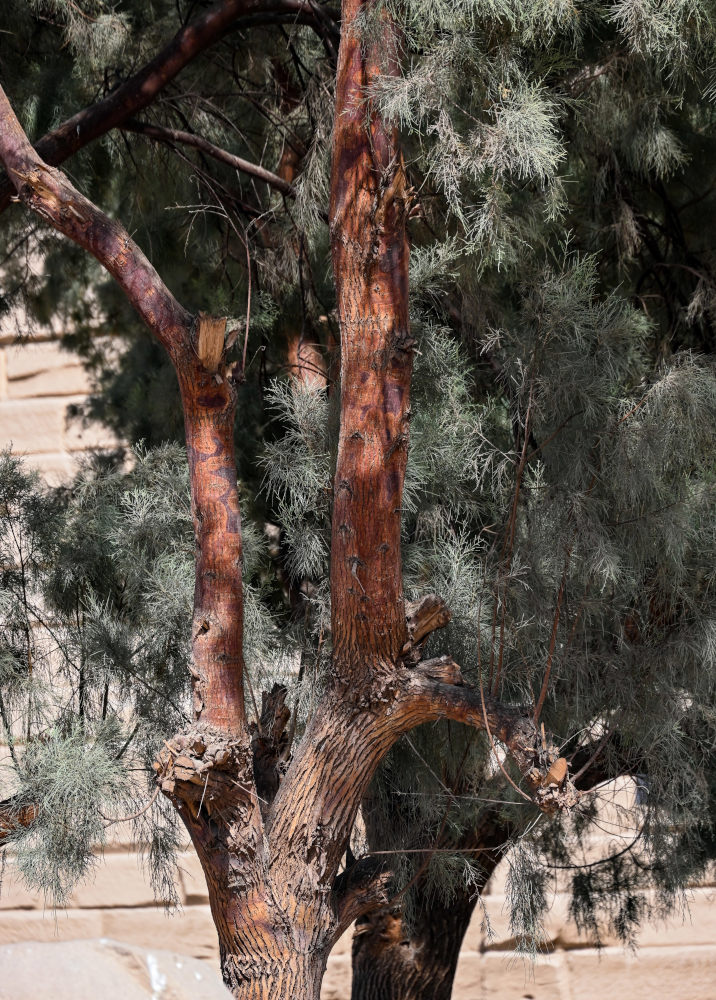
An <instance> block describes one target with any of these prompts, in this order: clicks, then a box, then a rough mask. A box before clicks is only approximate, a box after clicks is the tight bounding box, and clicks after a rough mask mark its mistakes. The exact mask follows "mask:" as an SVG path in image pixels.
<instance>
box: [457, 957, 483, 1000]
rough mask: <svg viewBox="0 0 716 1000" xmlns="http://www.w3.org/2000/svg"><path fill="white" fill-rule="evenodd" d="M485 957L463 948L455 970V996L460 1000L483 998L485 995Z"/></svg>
mask: <svg viewBox="0 0 716 1000" xmlns="http://www.w3.org/2000/svg"><path fill="white" fill-rule="evenodd" d="M484 978H485V958H484V955H480V954H478V953H477V952H475V951H468V950H463V951H461V952H460V958H459V959H458V963H457V970H456V972H455V982H454V985H453V997H454V998H456V1000H457V998H458V997H459V998H460V1000H467V998H470V1000H481V998H482V996H483V995H484Z"/></svg>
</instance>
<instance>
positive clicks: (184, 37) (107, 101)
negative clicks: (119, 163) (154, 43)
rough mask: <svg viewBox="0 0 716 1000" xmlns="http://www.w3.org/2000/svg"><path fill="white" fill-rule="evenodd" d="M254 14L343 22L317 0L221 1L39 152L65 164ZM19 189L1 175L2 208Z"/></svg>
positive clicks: (320, 24) (322, 23)
mask: <svg viewBox="0 0 716 1000" xmlns="http://www.w3.org/2000/svg"><path fill="white" fill-rule="evenodd" d="M252 15H254V16H262V17H264V19H265V18H266V17H275V16H276V15H284V16H286V17H290V18H291V19H292V20H295V21H297V22H299V23H302V24H310V25H311V26H313V27H314V28H316V30H317V31H318V32H319V34H321V35H325V33H326V31H327V24H328V23H331V22H333V23H335V22H337V20H338V15H337V13H336V12H335V11H332V10H330V11H329V10H328V9H325V10H324V8H323V7H318V5H317V4H315V3H313V2H312V0H221V2H220V3H217V4H215V5H214V6H213V7H211V8H210V9H209V10H208V11H206V13H204V14H202V15H201V16H200V17H198V18H196V20H194V21H192V22H190V23H189V24H186V25H184V27H182V28H181V29H180V30H179V31H178V32H177V33H176V35H175V36H174V38H173V39H172V40H171V42H169V43H168V45H165V46H164V48H163V49H161V51H160V52H158V53H157V55H156V56H155V57H154V58H153V59H152V60H151V61H150V62H148V63H147V64H146V65H145V66H143V67H142V68H141V69H140V70H138V72H136V73H135V74H134V75H133V76H131V77H130V78H129V79H128V80H125V82H124V83H122V84H120V86H119V87H117V88H116V89H115V90H113V91H112V92H111V93H109V94H108V95H107V96H106V97H105V98H103V100H101V101H98V102H97V103H96V104H92V105H90V106H89V107H87V108H84V109H83V110H82V111H78V112H77V114H75V115H73V116H72V117H71V118H68V119H67V121H65V122H63V123H62V124H61V125H59V126H58V127H57V128H56V129H54V130H53V131H52V132H48V133H47V135H45V136H43V137H42V138H41V139H40V140H39V142H38V143H37V146H36V150H37V154H38V156H39V157H40V158H41V159H43V160H44V161H45V163H49V164H50V165H52V166H58V165H59V164H60V163H64V161H65V160H66V159H68V157H70V156H72V154H73V153H76V152H77V151H78V150H79V149H82V148H83V147H84V146H86V145H88V144H89V143H90V142H92V141H93V140H94V139H97V138H99V137H100V136H102V135H106V133H107V132H109V131H111V130H112V129H113V128H116V127H117V126H118V125H121V124H122V123H123V122H125V121H126V120H127V119H128V118H130V117H131V116H132V115H135V114H137V112H138V111H141V110H142V109H143V108H146V107H147V106H148V105H149V104H151V103H152V101H153V100H154V98H155V97H156V96H157V94H158V93H160V91H162V90H163V89H164V88H165V87H166V85H167V84H168V83H169V82H170V81H171V80H173V79H174V78H175V77H176V76H177V74H178V73H180V72H181V70H183V69H184V67H185V66H186V65H187V64H188V63H190V62H191V61H192V60H193V59H195V58H196V57H197V56H198V55H200V53H202V52H204V51H205V50H206V49H208V48H209V47H210V46H212V45H214V44H215V43H216V42H218V41H220V40H221V39H222V38H223V37H224V35H226V34H227V33H228V32H229V31H232V30H233V29H234V28H235V27H236V26H237V24H236V22H237V21H238V20H239V19H241V18H243V17H250V16H252ZM336 30H337V29H336ZM13 192H14V187H13V183H12V180H11V179H10V178H8V177H0V212H2V211H4V210H5V209H6V208H7V206H8V204H9V202H10V200H11V198H12V195H13Z"/></svg>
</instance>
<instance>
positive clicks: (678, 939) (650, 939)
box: [615, 887, 716, 996]
mask: <svg viewBox="0 0 716 1000" xmlns="http://www.w3.org/2000/svg"><path fill="white" fill-rule="evenodd" d="M615 943H616V942H615ZM714 943H716V890H714V889H713V888H708V887H705V888H702V889H692V890H691V891H690V892H689V894H688V899H687V910H686V911H685V912H684V913H681V912H678V911H677V912H675V913H674V914H673V915H672V916H670V917H669V918H668V919H667V920H660V921H657V922H655V923H645V924H644V925H643V926H642V927H641V928H640V930H639V934H638V937H637V944H638V946H639V948H640V949H644V948H649V947H652V946H655V945H661V946H664V945H666V946H670V947H675V946H680V945H711V944H714ZM715 986H716V984H715ZM714 996H716V989H714Z"/></svg>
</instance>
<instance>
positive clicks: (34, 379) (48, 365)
mask: <svg viewBox="0 0 716 1000" xmlns="http://www.w3.org/2000/svg"><path fill="white" fill-rule="evenodd" d="M5 357H6V363H7V394H8V396H10V398H15V399H20V398H27V397H31V396H35V397H38V396H70V395H76V394H77V393H83V394H85V393H87V392H88V391H89V379H88V377H87V374H86V372H85V370H84V368H83V367H82V363H81V361H80V359H79V358H78V357H77V355H75V354H72V353H70V352H69V351H64V350H62V348H61V347H60V344H59V343H58V342H57V341H40V342H39V343H37V342H32V343H29V344H16V345H13V346H11V347H7V348H6V349H5Z"/></svg>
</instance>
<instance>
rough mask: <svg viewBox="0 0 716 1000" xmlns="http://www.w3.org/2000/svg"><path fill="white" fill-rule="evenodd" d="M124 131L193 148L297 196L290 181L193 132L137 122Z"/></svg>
mask: <svg viewBox="0 0 716 1000" xmlns="http://www.w3.org/2000/svg"><path fill="white" fill-rule="evenodd" d="M122 129H123V130H124V131H125V132H136V133H137V134H138V135H146V136H147V138H149V139H156V140H158V141H159V142H165V143H169V144H172V143H181V144H182V145H184V146H193V147H194V148H195V149H199V150H201V151H202V152H203V153H206V154H207V155H208V156H211V157H213V158H214V159H215V160H219V162H221V163H227V164H228V165H229V166H230V167H234V169H235V170H240V171H241V172H242V173H244V174H249V175H250V176H251V177H256V178H258V180H260V181H265V182H266V184H268V185H269V186H270V187H273V188H276V190H277V191H280V192H281V194H285V195H288V196H289V197H291V198H293V197H295V195H296V189H295V188H294V186H293V184H289V183H288V181H285V180H284V179H283V178H282V177H279V176H278V174H274V173H273V172H272V171H271V170H267V169H266V167H262V166H260V165H259V164H258V163H250V162H249V161H248V160H243V159H242V158H241V157H240V156H234V154H233V153H229V152H227V151H226V150H225V149H221V148H220V147H219V146H215V145H214V143H213V142H209V140H208V139H204V138H203V136H200V135H194V134H193V133H192V132H182V131H180V130H179V129H173V128H163V127H161V126H159V125H149V124H147V123H146V122H137V121H128V122H125V123H124V124H123V125H122Z"/></svg>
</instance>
